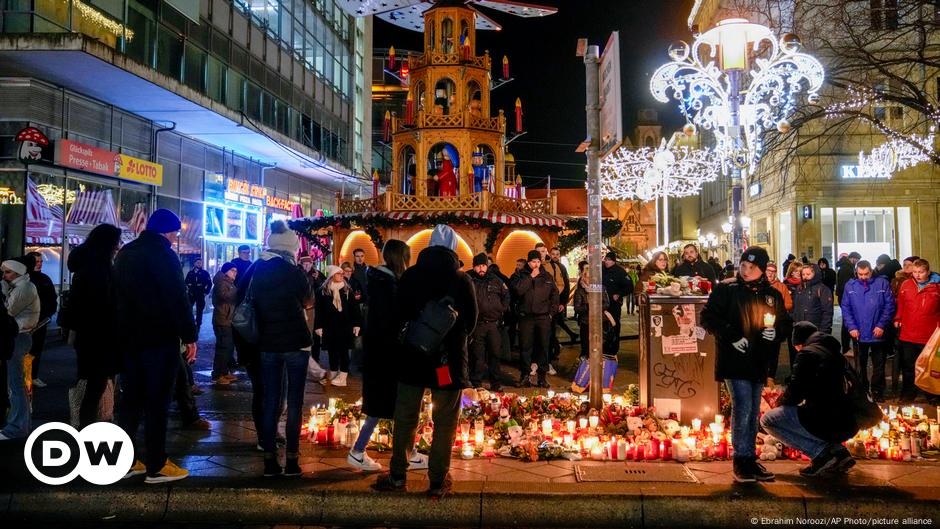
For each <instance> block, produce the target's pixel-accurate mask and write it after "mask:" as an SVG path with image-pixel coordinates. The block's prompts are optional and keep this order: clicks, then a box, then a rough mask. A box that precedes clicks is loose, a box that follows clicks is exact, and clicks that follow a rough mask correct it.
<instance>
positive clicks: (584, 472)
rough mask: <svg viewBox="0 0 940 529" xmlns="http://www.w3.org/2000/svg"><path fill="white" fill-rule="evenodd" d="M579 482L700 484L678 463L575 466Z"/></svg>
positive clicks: (693, 475)
mask: <svg viewBox="0 0 940 529" xmlns="http://www.w3.org/2000/svg"><path fill="white" fill-rule="evenodd" d="M574 468H575V475H576V476H577V478H578V481H579V482H582V483H584V482H647V483H649V482H668V483H698V479H697V478H696V477H695V474H693V473H692V471H691V470H689V469H688V468H686V466H685V465H679V464H677V463H626V464H624V465H621V464H617V463H606V464H602V465H575V467H574Z"/></svg>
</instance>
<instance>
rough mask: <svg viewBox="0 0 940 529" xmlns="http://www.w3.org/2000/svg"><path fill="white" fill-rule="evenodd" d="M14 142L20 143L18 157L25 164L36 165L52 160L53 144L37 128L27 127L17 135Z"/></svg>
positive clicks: (17, 151)
mask: <svg viewBox="0 0 940 529" xmlns="http://www.w3.org/2000/svg"><path fill="white" fill-rule="evenodd" d="M14 141H15V142H16V143H18V144H19V145H18V147H17V149H16V157H17V158H19V160H20V161H21V162H23V163H26V164H28V163H35V162H39V161H42V160H47V161H51V160H52V153H51V151H52V142H50V141H49V138H47V137H46V135H45V134H43V133H42V131H41V130H39V129H37V128H35V127H26V128H25V129H23V130H21V131H19V132H17V133H16V137H15V138H14Z"/></svg>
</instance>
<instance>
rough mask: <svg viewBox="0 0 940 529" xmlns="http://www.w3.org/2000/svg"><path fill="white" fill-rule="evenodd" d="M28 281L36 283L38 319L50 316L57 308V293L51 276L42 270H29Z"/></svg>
mask: <svg viewBox="0 0 940 529" xmlns="http://www.w3.org/2000/svg"><path fill="white" fill-rule="evenodd" d="M29 281H30V282H31V283H32V284H33V285H36V293H37V294H38V295H39V321H42V320H44V319H46V318H51V317H52V315H53V314H55V313H56V310H58V309H59V294H57V293H56V291H55V284H54V283H53V282H52V278H51V277H49V276H47V275H46V274H44V273H42V272H30V273H29Z"/></svg>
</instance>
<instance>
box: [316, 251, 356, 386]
mask: <svg viewBox="0 0 940 529" xmlns="http://www.w3.org/2000/svg"><path fill="white" fill-rule="evenodd" d="M360 308H361V305H360V303H359V302H358V301H357V300H356V296H355V292H354V291H353V288H352V286H350V284H349V282H348V281H347V280H346V277H345V274H344V273H343V269H342V268H340V267H338V266H333V265H330V266H328V267H327V268H326V281H324V282H323V285H322V286H321V287H320V289H319V290H318V291H317V299H316V315H315V320H314V324H313V332H314V333H315V334H316V335H317V336H318V337H319V338H320V339H322V340H323V346H324V347H325V348H326V351H327V353H328V354H329V356H330V370H329V371H327V372H326V377H324V378H323V379H322V380H320V383H321V384H323V385H324V386H326V385H333V386H337V387H345V386H346V379H347V376H348V374H349V350H350V349H352V347H353V342H354V341H355V338H356V337H357V336H359V331H360V330H361V328H362V313H361V312H360Z"/></svg>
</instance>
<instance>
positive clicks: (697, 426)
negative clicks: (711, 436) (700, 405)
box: [692, 419, 702, 432]
mask: <svg viewBox="0 0 940 529" xmlns="http://www.w3.org/2000/svg"><path fill="white" fill-rule="evenodd" d="M701 429H702V419H692V430H693V431H695V432H698V431H700V430H701Z"/></svg>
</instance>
